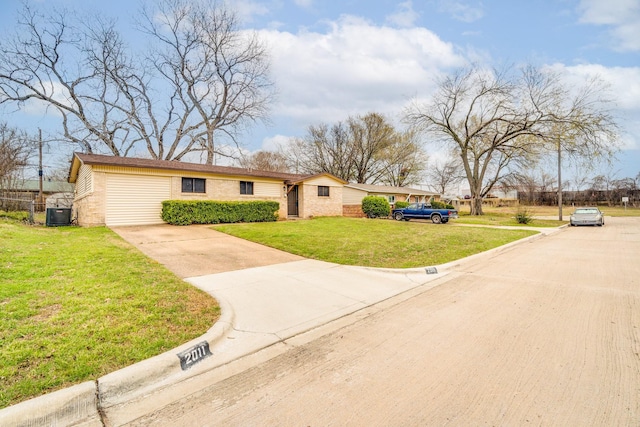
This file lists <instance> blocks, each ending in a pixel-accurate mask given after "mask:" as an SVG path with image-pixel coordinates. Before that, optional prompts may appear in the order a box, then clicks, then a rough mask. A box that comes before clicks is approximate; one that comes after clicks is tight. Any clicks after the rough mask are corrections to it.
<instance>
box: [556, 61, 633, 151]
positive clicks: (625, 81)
mask: <svg viewBox="0 0 640 427" xmlns="http://www.w3.org/2000/svg"><path fill="white" fill-rule="evenodd" d="M550 68H551V69H553V70H554V71H556V72H558V73H560V74H561V76H562V77H563V79H565V81H566V82H567V83H568V84H570V85H573V86H575V87H579V86H580V85H581V84H584V82H585V79H587V78H589V77H596V76H597V77H598V78H600V79H602V80H603V81H604V82H605V83H606V84H608V85H609V90H610V93H611V96H612V97H613V102H614V104H615V110H616V111H615V114H616V116H617V117H618V121H619V125H620V126H621V128H622V135H620V139H621V142H622V144H623V148H624V149H634V150H639V149H640V138H638V136H637V135H639V134H640V133H639V132H640V67H605V66H603V65H600V64H582V65H575V66H566V65H563V64H553V65H552V66H550Z"/></svg>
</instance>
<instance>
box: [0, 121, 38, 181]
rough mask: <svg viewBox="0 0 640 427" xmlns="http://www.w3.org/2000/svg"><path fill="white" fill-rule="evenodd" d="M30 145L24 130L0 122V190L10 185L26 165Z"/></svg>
mask: <svg viewBox="0 0 640 427" xmlns="http://www.w3.org/2000/svg"><path fill="white" fill-rule="evenodd" d="M31 148H32V147H31V145H30V144H29V139H28V137H27V135H25V134H24V132H20V131H18V130H17V129H15V128H12V127H9V126H8V125H7V124H6V123H0V190H2V189H7V188H10V187H11V184H12V183H13V182H15V180H16V178H17V175H18V173H19V172H20V171H21V170H22V168H24V167H25V166H26V165H27V159H28V158H29V155H30V154H31Z"/></svg>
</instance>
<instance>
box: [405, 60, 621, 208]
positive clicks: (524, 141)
mask: <svg viewBox="0 0 640 427" xmlns="http://www.w3.org/2000/svg"><path fill="white" fill-rule="evenodd" d="M585 93H586V94H587V96H584V95H583V94H582V93H580V92H578V94H577V95H575V94H574V92H572V91H571V90H570V89H569V88H567V87H565V86H564V85H562V83H561V82H560V81H559V79H558V77H557V76H556V75H553V74H550V73H543V72H541V71H540V70H537V69H534V68H532V67H527V68H525V69H523V70H520V72H519V73H512V74H508V73H497V72H489V71H486V70H481V69H479V68H472V69H469V70H463V71H460V72H458V73H456V74H455V75H453V76H449V77H446V78H444V79H443V80H442V81H441V82H440V83H439V86H438V91H437V93H436V94H435V95H434V97H433V100H432V101H431V103H429V104H428V105H419V104H414V105H413V106H412V107H411V108H409V110H408V111H407V115H406V118H407V121H408V122H409V123H411V124H413V125H415V126H417V127H418V128H420V129H423V130H425V131H427V132H429V134H430V135H432V136H433V137H434V138H435V140H436V141H438V142H440V143H442V144H445V145H447V146H449V147H451V148H452V149H454V150H455V151H456V152H457V154H458V156H459V157H460V159H461V161H462V165H463V169H464V171H465V175H466V179H467V181H468V183H469V187H470V190H471V199H472V203H471V214H472V215H482V200H483V198H484V197H485V196H486V195H487V194H489V192H490V191H491V189H492V188H493V186H494V185H496V184H497V183H498V182H499V181H500V180H501V179H503V178H504V177H505V175H506V174H508V173H510V171H512V170H518V169H521V168H526V166H527V165H528V164H529V163H531V162H532V161H533V160H535V159H536V158H537V157H538V156H539V155H540V154H541V153H543V152H545V150H546V149H547V144H548V143H549V141H558V139H559V138H561V137H562V132H565V131H567V130H571V131H575V132H576V134H577V135H579V136H580V138H588V140H589V141H590V143H593V144H598V146H600V147H603V150H601V151H602V152H603V153H606V152H607V151H608V150H607V148H614V145H613V141H614V138H612V133H611V132H612V131H613V130H612V128H611V126H613V125H615V122H614V121H613V119H612V117H611V115H610V114H609V112H608V111H607V110H606V109H603V108H602V105H601V103H600V102H595V101H596V100H594V99H593V98H592V97H591V96H590V91H589V90H587V91H586V92H585ZM601 101H602V100H601ZM576 141H578V140H577V139H576ZM586 154H588V153H586Z"/></svg>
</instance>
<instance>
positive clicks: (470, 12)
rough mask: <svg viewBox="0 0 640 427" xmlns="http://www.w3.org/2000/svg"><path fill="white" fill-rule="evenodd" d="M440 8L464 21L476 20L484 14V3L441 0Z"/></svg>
mask: <svg viewBox="0 0 640 427" xmlns="http://www.w3.org/2000/svg"><path fill="white" fill-rule="evenodd" d="M439 10H440V11H441V12H445V13H448V14H449V15H451V16H452V17H453V18H454V19H456V20H458V21H462V22H475V21H477V20H479V19H481V18H482V17H483V16H484V10H483V9H482V3H479V4H478V5H477V6H472V5H470V4H467V3H463V2H459V1H450V0H441V1H440V6H439Z"/></svg>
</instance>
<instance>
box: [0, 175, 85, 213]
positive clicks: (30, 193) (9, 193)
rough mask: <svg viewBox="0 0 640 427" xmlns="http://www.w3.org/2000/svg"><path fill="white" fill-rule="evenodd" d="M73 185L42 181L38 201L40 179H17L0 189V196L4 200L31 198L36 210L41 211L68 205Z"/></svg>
mask: <svg viewBox="0 0 640 427" xmlns="http://www.w3.org/2000/svg"><path fill="white" fill-rule="evenodd" d="M73 190H74V185H73V184H70V183H68V182H64V181H52V180H48V179H44V180H43V181H42V203H40V202H39V201H38V195H39V194H40V180H38V179H17V180H14V181H13V182H11V185H10V187H9V188H5V189H0V198H5V199H6V200H28V201H31V200H33V201H34V202H36V205H35V207H36V210H37V211H42V210H44V208H45V206H46V207H68V206H69V200H70V199H71V198H73Z"/></svg>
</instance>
